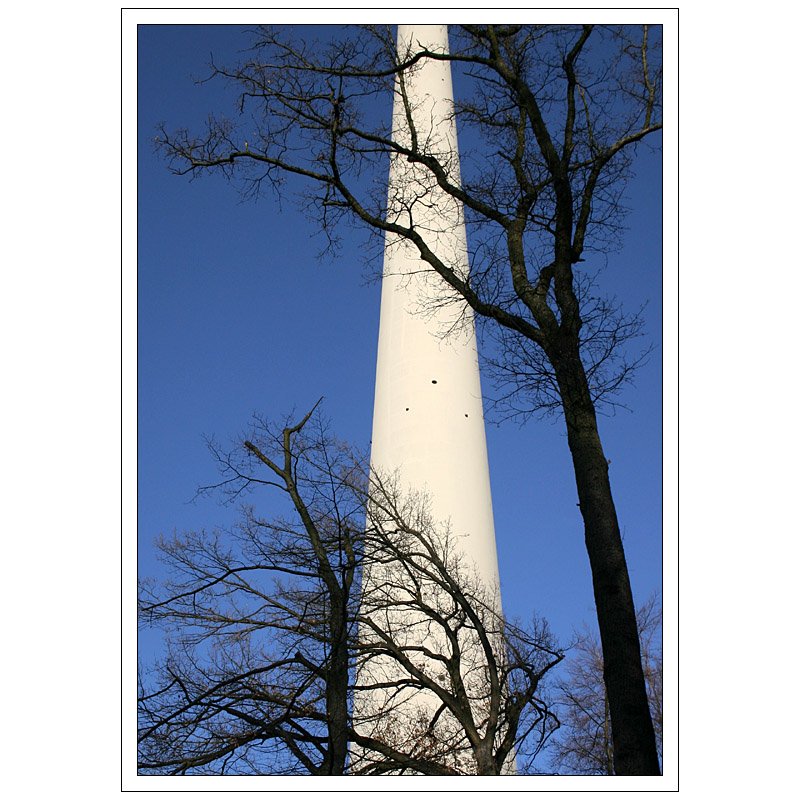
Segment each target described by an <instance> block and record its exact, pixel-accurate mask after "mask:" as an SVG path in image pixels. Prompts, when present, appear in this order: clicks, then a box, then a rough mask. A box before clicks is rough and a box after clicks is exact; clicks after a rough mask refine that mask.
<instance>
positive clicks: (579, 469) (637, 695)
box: [554, 353, 660, 775]
mask: <svg viewBox="0 0 800 800" xmlns="http://www.w3.org/2000/svg"><path fill="white" fill-rule="evenodd" d="M554 366H555V368H556V375H557V377H558V381H559V386H560V389H561V396H562V401H563V407H564V416H565V419H566V424H567V439H568V442H569V448H570V451H571V453H572V463H573V466H574V469H575V480H576V484H577V488H578V499H579V501H580V509H581V514H582V515H583V522H584V531H585V538H586V549H587V551H588V554H589V564H590V566H591V570H592V582H593V585H594V598H595V604H596V606H597V621H598V626H599V629H600V639H601V642H602V647H603V664H604V678H605V684H606V692H607V696H608V705H609V710H610V712H611V731H612V737H613V743H614V771H615V773H616V774H617V775H659V774H660V770H659V764H658V753H657V750H656V739H655V733H654V732H653V723H652V720H651V718H650V708H649V705H648V702H647V691H646V688H645V680H644V671H643V669H642V657H641V652H640V647H639V635H638V629H637V626H636V609H635V606H634V602H633V594H632V592H631V585H630V578H629V576H628V566H627V564H626V561H625V552H624V550H623V547H622V537H621V536H620V531H619V523H618V521H617V512H616V508H615V507H614V499H613V497H612V495H611V484H610V482H609V478H608V462H607V460H606V457H605V454H604V453H603V446H602V444H601V442H600V435H599V432H598V430H597V418H596V416H595V410H594V405H593V403H592V401H591V396H590V393H589V389H588V385H587V382H586V375H585V372H584V369H583V365H582V364H581V362H580V358H579V357H578V355H577V353H574V354H573V355H572V356H571V357H567V358H564V359H559V360H558V361H555V360H554Z"/></svg>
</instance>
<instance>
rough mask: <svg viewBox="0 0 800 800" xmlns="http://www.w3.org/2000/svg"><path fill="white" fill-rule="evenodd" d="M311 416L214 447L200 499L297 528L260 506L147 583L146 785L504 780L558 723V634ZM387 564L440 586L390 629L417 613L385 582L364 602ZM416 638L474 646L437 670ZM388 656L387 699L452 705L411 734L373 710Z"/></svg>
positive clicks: (177, 545)
mask: <svg viewBox="0 0 800 800" xmlns="http://www.w3.org/2000/svg"><path fill="white" fill-rule="evenodd" d="M313 411H314V410H313V409H312V411H311V412H309V413H308V414H307V415H305V416H304V417H303V418H302V419H301V420H300V421H299V422H297V423H294V422H292V421H287V422H286V424H285V426H283V427H282V428H281V427H278V428H276V427H274V426H272V425H270V424H269V423H267V422H266V421H265V420H263V419H261V418H256V419H255V422H254V424H253V426H252V428H251V430H250V431H249V432H248V434H247V436H246V437H244V438H243V439H242V441H240V442H239V443H238V445H237V446H235V447H234V448H233V450H231V451H230V452H228V451H225V450H223V449H221V448H220V447H219V446H218V445H217V444H216V443H214V442H211V443H210V448H211V451H212V453H213V454H214V456H215V458H216V459H217V461H218V464H219V465H220V467H221V470H222V480H221V481H220V482H218V483H216V484H214V486H210V487H205V488H204V489H203V490H202V491H210V490H212V489H214V490H217V491H222V492H224V493H225V497H226V499H227V501H229V502H233V501H236V500H237V499H239V498H241V497H242V496H243V495H245V494H246V493H247V492H249V491H251V490H253V489H255V488H258V487H268V488H271V489H272V490H273V494H275V493H277V495H278V497H280V496H283V497H284V498H285V499H286V501H287V502H286V503H285V512H286V513H285V514H283V515H282V516H277V517H275V518H271V519H267V518H265V517H263V516H262V515H261V514H259V513H258V512H257V510H256V508H255V507H254V506H252V505H246V506H244V507H243V509H242V515H241V518H240V522H239V524H238V525H237V526H236V527H234V528H233V529H231V530H227V531H213V532H204V531H201V532H198V533H190V534H184V535H178V536H174V537H172V538H169V539H163V538H162V540H161V541H160V542H159V548H160V551H161V554H162V556H163V560H164V561H165V563H166V564H167V566H168V567H169V568H170V572H171V577H170V579H169V580H167V581H166V582H165V583H164V584H163V585H160V586H159V585H156V584H155V583H153V582H151V581H143V583H142V586H141V590H140V620H141V624H143V625H146V626H149V625H155V626H159V627H161V628H163V629H164V631H165V633H166V641H167V650H166V653H165V657H164V658H163V659H161V660H160V661H159V662H158V663H156V664H155V665H154V666H153V667H152V668H151V669H145V668H144V667H143V668H142V670H141V673H140V697H139V718H140V721H139V745H140V752H139V770H140V772H142V773H145V774H163V773H169V774H188V773H191V774H278V773H280V774H315V775H331V774H345V773H348V772H350V773H355V772H362V773H377V774H380V773H385V772H393V773H403V772H411V773H418V774H429V775H437V774H438V775H452V774H463V773H467V774H475V773H476V772H480V773H481V774H498V771H499V769H500V768H501V767H502V765H503V764H504V763H505V762H507V761H509V757H510V756H511V757H513V752H514V750H515V749H516V750H521V751H524V752H525V753H528V750H525V747H526V745H527V744H530V747H529V750H530V753H528V754H529V755H530V756H534V755H535V754H536V753H538V751H539V750H540V749H541V746H542V745H543V743H544V742H545V741H546V740H547V738H548V737H549V735H550V733H551V732H552V730H553V729H554V727H555V726H556V724H557V722H556V720H555V717H554V715H553V714H552V712H551V710H550V709H549V707H548V705H547V703H546V702H545V701H544V700H543V699H542V698H541V696H540V691H539V690H540V685H541V683H542V681H543V679H544V677H545V675H546V674H547V672H548V671H549V670H550V669H551V668H552V667H553V666H555V664H557V663H558V662H559V661H560V660H561V658H562V655H561V653H560V652H559V651H558V650H557V648H556V647H555V644H554V643H553V640H552V637H551V636H550V634H549V632H548V631H547V627H546V625H545V624H544V623H541V622H540V623H537V624H536V625H535V626H534V627H532V628H531V629H530V630H525V629H523V628H521V627H519V626H513V625H509V624H507V623H506V622H505V621H504V620H503V618H502V615H501V614H500V613H499V609H497V608H493V607H491V606H490V605H489V604H487V600H486V598H487V595H486V590H485V589H484V588H483V587H481V586H480V585H479V584H478V583H477V582H476V581H475V579H474V578H473V577H472V572H471V571H470V570H468V569H467V568H466V567H465V566H463V565H461V564H460V563H459V562H457V561H453V556H452V555H451V554H450V552H449V549H448V547H449V544H451V541H450V540H449V539H448V538H447V537H444V538H442V537H440V535H439V534H438V533H437V531H436V530H435V529H434V528H433V527H427V526H431V525H432V523H431V520H430V519H429V518H428V517H427V515H426V513H425V509H424V503H423V501H422V500H421V499H420V498H416V497H414V498H401V497H400V495H399V491H398V490H397V488H396V486H395V485H394V484H393V483H391V482H387V483H384V482H381V481H380V479H379V478H378V477H377V476H376V475H374V474H373V475H372V476H371V477H370V476H369V474H368V470H367V467H366V465H365V461H364V459H363V458H361V457H359V456H358V454H356V453H355V452H354V451H353V450H352V449H351V448H349V447H348V446H346V445H345V444H343V443H342V442H340V441H338V440H336V439H335V437H333V436H332V435H331V434H330V431H329V427H328V425H327V423H326V422H325V421H324V420H323V419H322V417H320V415H319V414H314V413H313ZM379 511H380V513H378V512H379ZM389 512H391V513H389ZM375 565H380V566H381V568H386V566H387V565H391V567H392V569H391V570H390V571H389V573H387V574H392V575H397V574H399V573H400V572H402V575H403V576H405V577H406V578H407V579H408V580H409V581H411V582H412V583H413V584H415V585H418V586H422V585H425V586H428V587H432V589H433V590H432V591H429V590H427V589H426V590H425V592H424V600H423V597H422V595H420V597H419V598H418V599H417V600H415V601H414V602H412V603H410V604H409V605H410V607H412V608H413V610H414V614H416V616H415V617H413V618H412V617H404V618H403V620H402V621H401V624H400V625H395V626H394V627H392V628H391V629H387V628H386V627H382V626H381V625H380V624H377V621H378V620H380V619H388V615H387V614H386V613H385V612H386V610H387V608H389V606H391V607H395V605H396V604H398V603H401V604H402V603H405V602H406V601H405V600H403V599H401V598H400V596H399V595H398V596H396V597H395V596H392V593H391V591H388V590H389V586H388V584H385V585H383V587H382V588H381V589H380V590H379V589H377V588H375V587H373V589H372V590H371V591H364V589H363V587H362V580H361V575H362V573H363V570H364V569H365V566H366V567H367V569H368V570H369V569H371V568H372V567H374V566H375ZM394 619H395V620H397V618H396V617H395V618H394ZM423 619H424V620H427V622H424V621H422V620H423ZM415 624H427V625H428V626H430V627H437V628H438V629H440V630H442V631H444V632H446V633H447V636H448V637H451V638H449V639H447V640H446V641H445V642H444V644H448V643H451V642H458V643H460V644H459V648H457V649H456V650H452V651H451V650H450V649H449V648H445V647H442V648H441V649H439V650H435V651H431V652H430V658H431V659H432V662H431V663H433V664H434V665H435V666H436V670H435V672H431V671H430V670H428V669H425V668H420V666H419V664H417V663H415V662H414V660H413V659H410V657H409V654H410V652H411V650H412V642H413V641H414V638H415V636H416V632H415V631H414V630H413V626H414V625H415ZM367 628H368V629H369V631H370V633H371V634H372V636H370V637H365V636H364V632H365V630H367ZM466 631H473V634H470V635H469V636H468V638H467V639H465V638H464V637H465V632H466ZM453 637H454V638H453ZM476 637H477V638H476ZM436 641H437V642H438V644H442V641H441V640H440V639H438V638H437V639H436ZM465 644H469V645H470V647H471V648H472V650H473V651H475V649H476V648H477V651H478V653H477V655H476V653H475V652H472V651H469V650H468V649H467V648H466V647H465ZM383 654H386V655H388V657H389V658H390V659H391V660H392V662H393V663H394V664H395V665H396V666H397V668H396V669H395V670H394V671H393V672H392V676H391V679H390V681H389V682H388V683H387V684H386V685H385V688H386V689H387V691H388V693H389V695H392V696H394V697H395V698H398V697H400V696H401V695H402V696H403V697H405V698H406V699H408V690H409V688H411V689H412V691H413V692H416V693H427V696H428V697H430V698H433V699H434V700H435V701H436V702H437V703H439V704H440V705H441V706H442V709H441V710H439V711H437V712H436V713H434V714H433V715H432V718H425V717H424V715H422V716H420V715H419V714H417V715H416V717H415V719H414V720H413V724H411V725H410V726H409V728H408V730H407V731H405V732H402V734H403V735H400V736H398V735H397V734H398V732H397V731H390V730H387V725H386V720H387V716H386V715H387V714H388V711H389V709H387V708H384V709H381V710H380V711H379V713H375V712H374V710H370V711H369V713H364V714H361V713H360V711H359V710H360V709H361V710H363V709H366V708H367V707H368V706H367V704H364V703H359V702H358V700H357V698H358V695H359V692H361V693H364V692H370V691H373V690H374V688H375V686H374V685H372V684H369V683H366V684H365V682H364V676H365V675H367V673H368V670H367V669H366V668H365V665H369V664H370V663H374V662H375V660H376V659H378V658H380V657H381V656H382V655H383ZM484 664H485V665H486V668H487V670H488V671H486V670H484V668H483V666H482V665H484ZM409 669H411V671H409ZM443 670H444V672H443ZM467 684H468V685H469V686H470V687H471V689H470V691H471V694H470V695H469V696H466V695H464V686H465V685H467ZM417 708H418V707H417ZM444 711H447V714H448V716H447V717H446V719H447V723H448V725H447V735H446V736H445V735H444V733H443V731H444V730H445V728H444V727H443V726H442V724H439V723H440V722H442V723H443V722H444V720H445V717H444ZM476 715H477V716H476ZM478 755H480V756H481V758H477V756H478ZM456 756H458V757H456Z"/></svg>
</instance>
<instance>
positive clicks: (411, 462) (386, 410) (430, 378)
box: [371, 25, 498, 584]
mask: <svg viewBox="0 0 800 800" xmlns="http://www.w3.org/2000/svg"><path fill="white" fill-rule="evenodd" d="M420 47H425V48H427V49H429V50H432V51H434V52H435V51H446V50H447V26H446V25H416V26H414V25H400V26H398V50H399V52H400V53H401V54H402V53H404V52H405V51H406V50H410V51H411V52H415V51H417V50H418V49H420ZM404 82H405V91H406V94H407V96H408V97H409V99H410V102H411V105H412V106H413V120H414V126H415V129H416V134H417V137H418V139H419V141H420V145H419V146H420V147H421V148H422V149H425V150H429V151H431V152H433V153H435V154H436V155H437V156H438V157H439V158H440V159H441V160H444V161H446V162H447V163H448V164H449V172H450V175H451V176H452V179H453V180H454V181H455V182H460V177H459V176H460V172H459V165H458V145H457V141H456V127H455V119H454V116H453V85H452V80H451V77H450V64H449V63H448V62H446V61H432V60H430V59H423V60H422V61H421V62H420V66H419V68H417V69H416V70H415V71H413V72H412V73H411V74H406V76H405V79H404ZM397 92H399V87H398V88H397V89H396V96H395V112H394V137H395V138H396V139H398V140H400V141H408V139H409V138H410V135H409V132H408V124H407V122H406V118H405V110H404V107H403V102H402V99H401V97H400V96H399V95H398V94H397ZM409 215H410V216H411V218H412V219H413V223H414V226H415V228H416V229H417V230H419V231H420V232H421V234H422V236H423V238H424V239H425V241H426V243H427V244H428V246H429V247H430V248H431V250H433V251H434V252H435V254H436V255H437V256H438V257H439V258H440V259H441V260H442V261H443V262H444V263H445V264H448V265H450V266H452V267H453V268H454V269H455V270H456V271H457V272H459V273H460V274H462V275H466V274H467V272H468V270H469V265H468V257H467V241H466V230H465V226H464V217H463V210H462V208H461V204H460V203H457V202H456V201H455V200H454V199H453V198H452V197H451V196H450V195H448V194H446V193H445V192H444V191H443V190H441V189H440V188H439V187H438V186H437V185H436V183H435V181H434V180H433V179H432V177H431V175H430V173H429V171H428V170H427V169H426V168H425V167H421V166H419V165H416V164H410V163H409V162H408V161H407V160H406V159H405V158H401V157H399V158H394V159H392V164H391V170H390V174H389V218H390V219H392V218H396V219H397V221H399V222H400V223H401V224H404V225H407V224H408V222H409ZM371 461H372V465H373V467H374V468H376V469H380V470H383V471H393V470H400V474H401V477H402V480H403V482H404V483H405V484H406V485H408V486H409V487H410V488H414V489H426V490H427V491H428V492H429V494H430V498H431V502H432V511H433V514H434V516H435V517H436V518H438V519H450V521H451V524H452V528H453V530H454V532H456V533H458V534H459V535H461V536H464V537H466V538H465V540H464V547H465V548H466V550H467V551H468V553H469V555H470V556H471V557H472V558H473V559H474V560H475V562H476V564H477V565H478V568H479V569H480V570H481V571H482V572H483V575H484V577H485V579H486V580H487V581H489V582H490V583H495V584H496V583H497V580H498V573H497V552H496V548H495V539H494V520H493V516H492V497H491V490H490V487H489V461H488V456H487V451H486V433H485V429H484V421H483V403H482V397H481V384H480V374H479V371H478V351H477V343H476V340H475V332H474V323H473V319H472V311H471V309H469V308H465V306H464V303H463V301H460V302H459V301H458V300H457V299H456V298H455V297H454V295H453V292H452V290H450V289H449V287H447V286H446V284H445V282H444V281H443V279H442V278H441V277H439V275H437V274H436V273H435V272H433V271H432V268H431V267H430V266H429V265H427V264H426V263H425V262H424V261H422V259H421V258H420V255H419V252H418V250H417V248H416V247H415V246H414V245H413V244H410V243H408V242H407V241H399V240H398V239H397V238H396V237H394V236H392V235H390V236H388V237H387V241H386V252H385V257H384V271H383V287H382V294H381V315H380V333H379V337H378V361H377V370H376V381H375V407H374V413H373V422H372V454H371Z"/></svg>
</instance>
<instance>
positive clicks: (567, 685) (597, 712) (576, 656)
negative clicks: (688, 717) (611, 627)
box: [552, 595, 662, 775]
mask: <svg viewBox="0 0 800 800" xmlns="http://www.w3.org/2000/svg"><path fill="white" fill-rule="evenodd" d="M637 620H638V625H639V638H640V640H641V646H642V660H643V664H644V673H645V680H646V682H647V696H648V701H649V703H650V714H651V716H652V719H653V726H654V728H655V733H656V743H657V747H658V756H659V760H660V759H661V753H662V738H661V732H662V710H661V709H662V680H661V676H662V658H661V606H660V603H659V598H658V597H657V596H656V595H653V596H652V597H650V598H649V599H648V600H647V601H646V602H645V603H644V604H643V605H642V606H640V608H639V610H638V612H637ZM572 650H573V652H572V654H571V655H570V656H569V657H568V658H567V662H566V664H567V678H566V679H565V680H563V681H562V682H561V683H560V684H559V687H558V700H557V701H556V706H557V708H558V710H559V719H560V720H561V729H560V731H559V735H558V737H556V738H555V739H554V740H553V748H552V752H553V764H554V766H555V767H556V768H557V769H559V770H560V771H562V772H566V773H570V774H578V775H614V774H616V773H615V770H614V743H613V740H612V737H611V719H610V714H609V707H608V696H607V693H606V689H605V685H604V683H603V653H602V649H601V647H600V642H599V641H598V640H597V636H596V634H593V633H590V632H587V633H585V634H584V635H583V636H581V637H580V638H579V639H578V641H577V642H576V644H575V646H574V648H572Z"/></svg>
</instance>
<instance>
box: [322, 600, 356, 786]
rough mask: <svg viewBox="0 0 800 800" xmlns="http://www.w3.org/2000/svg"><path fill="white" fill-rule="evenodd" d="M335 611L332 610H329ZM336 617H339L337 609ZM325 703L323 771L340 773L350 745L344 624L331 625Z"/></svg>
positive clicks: (327, 773) (343, 769) (347, 666)
mask: <svg viewBox="0 0 800 800" xmlns="http://www.w3.org/2000/svg"><path fill="white" fill-rule="evenodd" d="M333 613H336V612H333ZM338 615H339V617H343V613H342V611H339V614H338ZM332 627H333V629H332V631H331V633H332V637H331V638H332V648H331V655H330V664H329V667H328V679H327V684H326V698H325V705H326V710H327V715H328V752H327V756H326V764H325V770H324V774H326V775H344V774H345V767H346V765H347V752H348V747H349V744H350V737H349V730H350V714H349V712H348V708H347V688H348V682H349V677H350V676H349V662H348V649H347V635H346V627H345V625H344V624H343V623H340V624H338V625H337V624H334V625H333V626H332Z"/></svg>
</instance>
